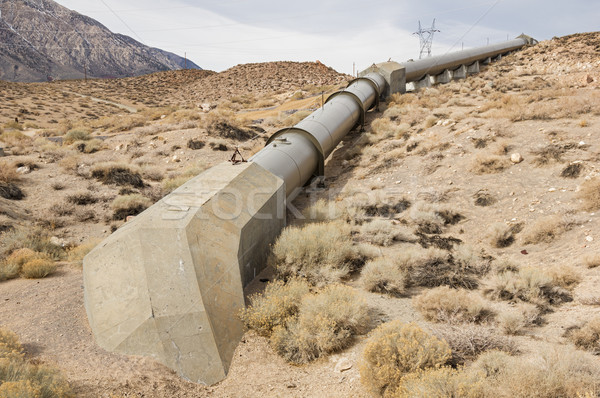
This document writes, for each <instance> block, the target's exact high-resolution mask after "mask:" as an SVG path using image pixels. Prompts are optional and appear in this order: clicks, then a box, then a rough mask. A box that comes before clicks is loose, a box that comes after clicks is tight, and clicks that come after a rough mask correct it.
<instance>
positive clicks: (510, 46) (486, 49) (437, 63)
mask: <svg viewBox="0 0 600 398" xmlns="http://www.w3.org/2000/svg"><path fill="white" fill-rule="evenodd" d="M528 42H529V41H528V39H527V38H526V37H518V38H516V39H514V40H509V41H506V42H503V43H496V44H490V45H487V46H483V47H477V48H470V49H467V50H462V51H456V52H453V53H449V54H445V55H440V56H436V57H429V58H424V59H420V60H418V61H410V62H404V63H402V66H404V68H405V71H406V81H407V82H414V81H418V80H421V79H423V77H425V76H426V75H437V74H439V73H442V72H443V71H444V70H446V69H449V70H455V69H458V68H460V67H461V66H462V65H470V64H472V63H474V62H477V61H481V60H484V59H486V58H491V57H495V56H498V55H502V54H506V53H508V52H510V51H514V50H516V49H519V48H521V47H523V46H525V45H526V44H528Z"/></svg>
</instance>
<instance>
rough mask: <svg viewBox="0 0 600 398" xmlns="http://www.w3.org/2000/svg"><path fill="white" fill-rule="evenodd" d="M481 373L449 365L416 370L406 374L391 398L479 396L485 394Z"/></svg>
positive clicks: (470, 397) (469, 397)
mask: <svg viewBox="0 0 600 398" xmlns="http://www.w3.org/2000/svg"><path fill="white" fill-rule="evenodd" d="M483 377H484V376H483V373H478V372H472V371H469V370H468V369H463V368H458V369H453V368H451V367H449V366H442V367H440V368H429V369H426V370H417V371H416V372H413V373H410V374H408V375H406V376H405V377H404V378H403V379H402V384H401V385H400V386H399V387H398V389H397V390H395V391H394V392H392V393H390V394H388V395H389V396H390V397H391V398H429V397H439V398H442V397H452V398H481V397H483V396H485V390H484V380H483Z"/></svg>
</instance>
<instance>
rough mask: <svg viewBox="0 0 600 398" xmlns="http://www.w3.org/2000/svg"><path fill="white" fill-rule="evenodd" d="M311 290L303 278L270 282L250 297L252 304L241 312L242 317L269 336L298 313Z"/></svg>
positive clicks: (249, 324) (257, 330)
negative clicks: (303, 299) (262, 289)
mask: <svg viewBox="0 0 600 398" xmlns="http://www.w3.org/2000/svg"><path fill="white" fill-rule="evenodd" d="M309 292H310V285H309V284H308V283H307V282H306V281H305V280H303V279H297V278H292V279H290V280H288V281H287V282H285V283H284V282H283V281H280V280H276V281H273V282H270V283H269V284H268V285H267V286H266V288H265V291H264V292H263V293H257V294H254V295H252V296H251V297H250V303H251V305H250V307H248V308H245V309H243V310H242V311H241V312H240V318H241V320H242V322H244V325H246V327H247V328H248V329H252V330H254V331H255V332H256V333H258V334H259V335H261V336H267V337H268V336H270V335H271V333H272V332H273V329H274V328H275V327H277V326H285V324H286V322H287V321H288V320H289V319H290V318H291V317H294V316H296V315H297V314H298V311H299V309H300V303H301V300H302V298H303V297H304V296H305V295H307V294H308V293H309Z"/></svg>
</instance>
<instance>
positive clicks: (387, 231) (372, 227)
mask: <svg viewBox="0 0 600 398" xmlns="http://www.w3.org/2000/svg"><path fill="white" fill-rule="evenodd" d="M360 234H361V235H362V236H363V237H364V238H365V239H366V240H367V241H368V242H369V243H372V244H374V245H378V246H390V245H392V244H393V243H394V242H414V241H415V239H416V238H415V236H414V235H413V234H412V233H411V232H410V230H408V229H407V228H406V227H402V226H399V225H394V224H392V223H391V222H390V221H389V220H381V219H376V220H373V221H371V222H369V223H364V224H363V225H362V227H361V228H360Z"/></svg>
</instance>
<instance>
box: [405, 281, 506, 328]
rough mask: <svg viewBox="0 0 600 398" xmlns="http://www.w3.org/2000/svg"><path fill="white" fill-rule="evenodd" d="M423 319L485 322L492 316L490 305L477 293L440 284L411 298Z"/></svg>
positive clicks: (451, 321) (452, 321)
mask: <svg viewBox="0 0 600 398" xmlns="http://www.w3.org/2000/svg"><path fill="white" fill-rule="evenodd" d="M413 304H414V306H415V308H417V309H418V310H419V311H420V312H421V314H423V316H424V317H425V319H427V320H429V321H433V322H450V323H455V322H475V323H480V322H485V321H488V320H489V319H491V318H492V317H493V316H494V313H493V311H492V309H491V307H490V306H489V305H488V304H487V303H486V302H485V301H484V300H483V298H482V297H481V296H479V295H478V294H477V293H474V292H469V291H467V290H464V289H451V288H449V287H448V286H440V287H436V288H434V289H431V290H428V291H426V292H424V293H422V294H421V295H419V296H417V297H415V298H414V299H413Z"/></svg>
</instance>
